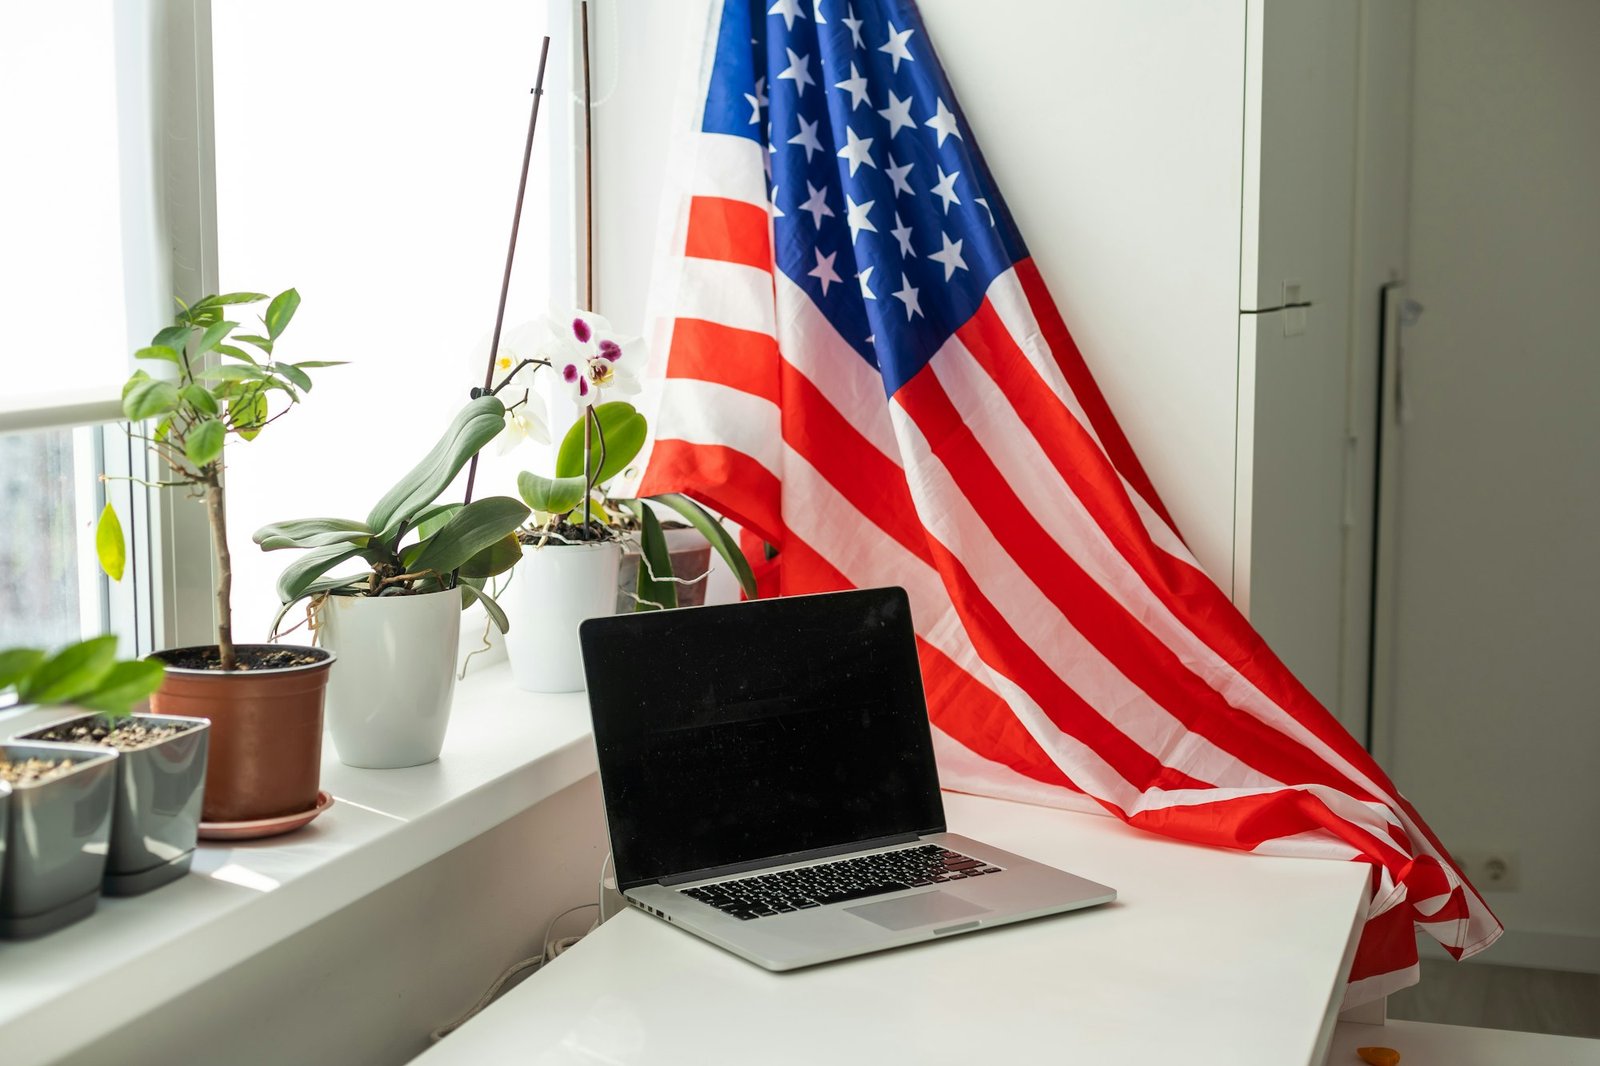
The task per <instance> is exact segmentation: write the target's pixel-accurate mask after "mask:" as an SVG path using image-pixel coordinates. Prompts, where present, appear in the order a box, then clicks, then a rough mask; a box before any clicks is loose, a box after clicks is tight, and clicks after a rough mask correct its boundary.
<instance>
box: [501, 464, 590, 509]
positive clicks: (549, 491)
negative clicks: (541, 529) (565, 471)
mask: <svg viewBox="0 0 1600 1066" xmlns="http://www.w3.org/2000/svg"><path fill="white" fill-rule="evenodd" d="M586 488H587V486H586V485H585V484H584V481H583V478H582V477H558V478H548V477H541V476H539V475H538V474H534V473H530V472H528V471H526V470H524V471H523V472H522V473H520V474H518V475H517V492H519V493H521V494H522V498H523V500H524V501H526V503H527V504H528V506H529V507H531V508H533V509H534V510H535V511H542V512H544V513H545V514H566V513H567V512H568V511H570V510H572V509H573V508H574V507H576V506H578V504H580V503H582V502H583V493H584V490H585V489H586Z"/></svg>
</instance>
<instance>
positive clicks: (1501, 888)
mask: <svg viewBox="0 0 1600 1066" xmlns="http://www.w3.org/2000/svg"><path fill="white" fill-rule="evenodd" d="M1455 858H1456V861H1457V862H1458V863H1460V864H1461V872H1462V873H1464V874H1466V875H1467V880H1469V881H1471V882H1472V883H1473V884H1474V885H1475V886H1477V889H1478V891H1479V892H1515V891H1516V890H1517V889H1518V888H1519V887H1521V874H1522V864H1521V863H1520V862H1518V861H1517V854H1516V852H1514V851H1505V850H1499V851H1465V852H1458V853H1457V854H1456V856H1455Z"/></svg>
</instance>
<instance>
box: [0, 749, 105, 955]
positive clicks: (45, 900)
mask: <svg viewBox="0 0 1600 1066" xmlns="http://www.w3.org/2000/svg"><path fill="white" fill-rule="evenodd" d="M0 757H3V758H5V759H7V760H12V761H15V760H19V759H27V758H35V757H36V758H41V759H60V758H62V757H66V758H70V759H71V760H72V761H73V763H74V766H73V767H72V769H71V770H69V771H67V772H66V773H65V774H62V775H61V776H60V777H56V778H52V779H51V780H49V781H46V782H44V783H43V784H37V785H15V786H13V787H12V790H11V803H10V807H11V812H10V818H9V822H10V824H9V825H7V826H6V845H5V851H6V862H5V871H4V874H3V876H0V936H3V937H8V938H11V939H17V938H20V937H30V936H39V935H41V934H43V933H48V932H50V931H52V930H54V929H59V928H61V927H62V926H63V925H68V924H70V923H72V922H75V921H77V920H78V919H80V918H85V917H88V916H89V915H90V914H93V913H94V908H95V904H97V903H98V902H99V901H100V877H101V874H102V873H104V871H105V865H106V845H107V843H108V842H109V840H110V837H111V805H112V800H113V798H114V793H115V788H116V782H117V777H116V769H117V766H116V764H117V753H116V752H114V751H109V750H107V749H105V748H91V747H88V746H86V745H82V744H41V743H37V742H33V741H9V742H7V743H4V744H0Z"/></svg>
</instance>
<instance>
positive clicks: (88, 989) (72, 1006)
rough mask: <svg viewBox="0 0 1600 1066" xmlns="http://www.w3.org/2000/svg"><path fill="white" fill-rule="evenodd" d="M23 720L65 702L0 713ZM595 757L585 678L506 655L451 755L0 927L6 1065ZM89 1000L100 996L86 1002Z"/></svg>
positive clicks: (401, 863) (155, 994) (500, 817)
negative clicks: (300, 818)
mask: <svg viewBox="0 0 1600 1066" xmlns="http://www.w3.org/2000/svg"><path fill="white" fill-rule="evenodd" d="M0 717H3V718H4V719H6V720H5V721H3V722H0V731H3V732H4V734H5V735H7V736H9V735H11V733H13V732H16V731H20V730H23V729H26V728H29V727H30V725H31V720H33V719H37V721H39V722H44V721H48V720H51V719H55V718H60V717H62V714H61V712H60V711H59V709H57V710H55V711H53V712H43V711H30V712H28V713H27V715H26V716H24V717H19V716H14V715H4V716H0ZM594 770H595V756H594V744H593V741H592V740H591V737H590V730H589V713H588V702H587V699H586V698H585V696H584V694H583V693H581V692H575V693H570V694H561V695H537V694H534V693H529V692H523V691H521V690H519V689H518V688H516V686H515V685H514V684H513V683H512V680H511V672H510V670H509V668H508V667H507V666H506V665H505V663H504V662H501V663H498V664H496V665H494V666H492V667H489V668H487V669H484V670H482V671H479V672H475V673H474V674H472V675H470V676H469V677H468V678H467V679H466V680H465V681H462V682H461V683H460V684H458V685H457V687H456V698H455V709H454V711H453V714H452V718H451V722H450V732H449V734H448V736H447V737H446V740H445V748H444V755H443V756H442V757H441V758H440V760H439V761H438V762H435V763H430V764H429V765H427V766H418V767H412V768H409V769H405V770H358V769H354V768H352V767H348V766H345V765H344V764H343V763H341V762H339V760H338V758H337V757H336V756H335V755H334V754H333V750H332V744H331V742H330V743H326V744H325V745H324V758H323V770H322V787H323V788H324V789H326V790H327V791H329V792H330V793H332V794H333V796H334V799H335V803H334V805H333V807H332V808H330V809H329V810H328V811H327V812H325V813H324V814H323V815H322V816H321V817H319V818H318V819H317V820H316V821H315V822H313V823H312V824H311V825H310V826H308V827H307V828H305V829H303V830H301V831H299V832H297V833H294V834H292V835H289V836H285V837H280V838H277V839H275V840H264V841H260V842H257V843H249V842H218V843H214V844H208V843H206V842H205V841H202V842H201V845H200V847H199V849H198V850H197V851H196V852H195V859H194V869H193V872H192V873H191V874H190V876H188V877H185V878H183V879H182V880H180V881H178V882H176V883H174V884H171V885H168V886H166V887H163V888H159V889H156V890H155V891H153V892H151V893H148V894H146V895H143V896H137V897H134V898H131V899H110V898H102V899H101V901H100V907H99V909H98V910H97V911H96V912H95V914H94V915H93V916H92V917H90V918H87V919H85V920H84V921H82V922H79V923H78V924H76V925H74V926H70V927H68V928H66V929H63V930H61V931H59V932H56V933H53V934H51V935H49V936H45V937H42V938H40V939H38V940H33V941H25V942H15V943H14V942H0V1046H3V1047H5V1048H6V1049H7V1054H6V1058H7V1063H8V1066H28V1064H32V1063H36V1062H45V1061H49V1060H53V1059H56V1058H58V1057H60V1056H62V1055H65V1054H67V1053H69V1052H71V1051H73V1050H75V1049H76V1048H79V1047H82V1046H85V1045H87V1044H88V1043H90V1042H92V1041H93V1040H95V1039H97V1038H99V1037H101V1036H103V1035H104V1034H106V1033H108V1032H111V1031H112V1030H114V1029H117V1028H119V1027H121V1026H122V1025H124V1024H126V1023H127V1022H129V1021H131V1020H132V1019H134V1018H137V1017H140V1016H142V1015H144V1014H147V1013H148V1012H150V1011H152V1010H155V1009H157V1008H159V1007H160V1006H162V1005H163V1004H165V1003H168V1002H172V1001H174V1000H176V999H178V998H179V997H180V996H182V995H183V994H184V993H185V992H187V991H188V990H189V989H191V988H194V987H195V986H197V985H199V984H200V983H201V982H203V981H206V980H207V979H209V978H211V977H213V976H215V975H217V974H219V973H222V972H223V971H225V970H228V969H230V968H231V967H233V966H236V965H238V964H239V963H241V962H244V961H246V960H248V959H250V958H251V957H252V956H254V955H256V954H257V953H259V952H262V951H264V950H266V949H267V948H270V947H272V946H273V945H274V944H276V943H278V942H279V941H281V940H283V939H284V938H286V937H288V936H291V935H293V934H294V933H297V932H299V931H300V930H302V929H305V928H307V927H308V926H310V925H312V924H313V923H315V922H317V921H319V920H320V919H322V918H325V917H327V916H328V915H330V914H333V913H334V912H336V911H338V910H340V909H342V908H344V907H346V906H348V905H349V904H351V903H354V902H356V901H358V900H360V899H361V898H363V897H364V896H366V895H368V894H370V893H372V892H374V891H376V890H377V889H380V888H382V887H383V886H384V885H387V884H388V883H390V882H391V881H394V880H396V879H397V878H399V877H402V876H404V875H405V874H407V873H410V872H411V871H413V870H416V869H417V868H419V867H421V866H423V865H424V864H425V863H427V862H429V861H431V860H433V859H435V858H437V857H439V856H440V855H443V854H444V853H445V852H448V851H450V850H451V849H453V848H456V847H458V846H460V845H461V844H464V843H466V842H467V841H469V840H471V839H473V838H474V837H476V836H479V835H480V834H482V833H484V832H486V831H487V830H489V829H491V828H493V827H494V826H496V825H499V824H500V823H502V822H504V821H506V820H507V819H509V818H511V817H513V816H514V815H516V814H518V813H520V812H521V811H524V810H527V809H528V808H529V807H532V806H533V805H534V804H536V803H538V802H539V801H541V800H543V799H546V798H548V797H550V796H552V795H554V794H555V793H557V792H559V791H561V790H562V789H564V788H566V787H567V786H569V785H572V784H575V783H576V782H578V781H580V780H582V779H583V778H585V777H587V776H588V775H589V774H591V773H593V772H594ZM85 1004H92V1005H93V1008H92V1009H88V1010H86V1009H84V1007H85Z"/></svg>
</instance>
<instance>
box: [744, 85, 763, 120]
mask: <svg viewBox="0 0 1600 1066" xmlns="http://www.w3.org/2000/svg"><path fill="white" fill-rule="evenodd" d="M744 98H745V99H746V100H748V101H750V125H752V126H754V125H756V124H757V123H759V122H760V121H761V109H762V108H763V107H766V106H767V79H766V78H765V77H760V78H757V79H756V91H755V92H754V93H745V94H744Z"/></svg>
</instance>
